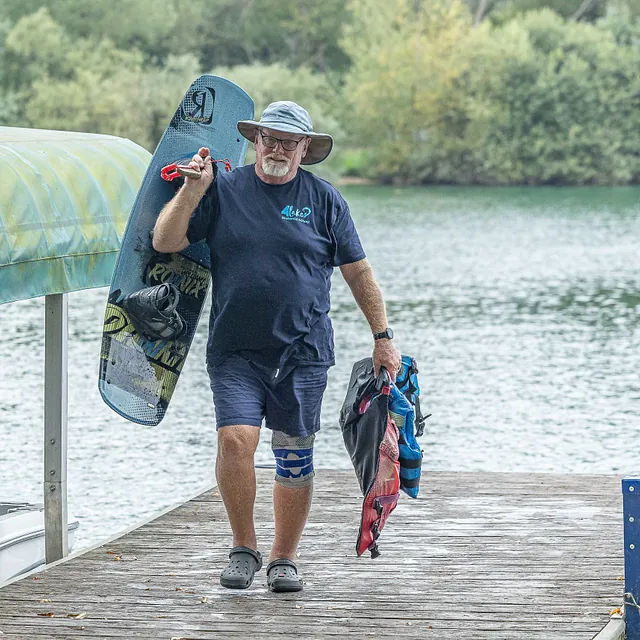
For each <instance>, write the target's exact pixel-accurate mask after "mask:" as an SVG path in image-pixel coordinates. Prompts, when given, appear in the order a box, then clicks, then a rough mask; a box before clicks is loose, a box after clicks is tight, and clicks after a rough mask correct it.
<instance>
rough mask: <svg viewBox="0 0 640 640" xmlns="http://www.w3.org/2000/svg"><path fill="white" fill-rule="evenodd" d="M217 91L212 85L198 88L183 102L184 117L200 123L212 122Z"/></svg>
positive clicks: (188, 120) (189, 120)
mask: <svg viewBox="0 0 640 640" xmlns="http://www.w3.org/2000/svg"><path fill="white" fill-rule="evenodd" d="M215 102H216V92H215V90H214V89H212V88H211V87H206V89H196V90H194V91H193V93H191V94H189V95H188V96H186V98H185V99H184V101H183V102H182V119H183V120H186V121H187V122H197V123H198V124H211V122H212V120H213V106H214V104H215Z"/></svg>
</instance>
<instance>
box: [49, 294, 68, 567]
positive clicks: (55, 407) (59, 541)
mask: <svg viewBox="0 0 640 640" xmlns="http://www.w3.org/2000/svg"><path fill="white" fill-rule="evenodd" d="M67 339H68V328H67V296H66V294H64V293H59V294H55V295H48V296H45V323H44V347H45V353H44V523H45V527H44V531H45V557H46V562H47V564H49V563H50V562H54V561H55V560H59V559H60V558H63V557H64V556H66V555H67V554H68V553H69V535H68V529H67V527H68V524H67V523H68V521H69V518H68V513H67V403H68V388H67V372H68V362H67Z"/></svg>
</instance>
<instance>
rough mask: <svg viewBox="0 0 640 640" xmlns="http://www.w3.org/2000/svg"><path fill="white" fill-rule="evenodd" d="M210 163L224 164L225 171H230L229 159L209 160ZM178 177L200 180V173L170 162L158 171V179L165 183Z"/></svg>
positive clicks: (191, 168)
mask: <svg viewBox="0 0 640 640" xmlns="http://www.w3.org/2000/svg"><path fill="white" fill-rule="evenodd" d="M211 161H212V162H221V163H223V164H224V170H225V171H227V172H228V171H231V168H232V167H231V160H229V158H224V160H215V159H213V158H211ZM180 176H183V177H187V178H193V179H194V180H200V171H199V170H198V169H194V168H193V167H189V166H187V165H185V164H178V163H177V162H172V163H171V164H168V165H167V166H166V167H162V169H160V177H161V178H162V179H163V180H166V181H167V182H171V181H172V180H175V179H176V178H179V177H180Z"/></svg>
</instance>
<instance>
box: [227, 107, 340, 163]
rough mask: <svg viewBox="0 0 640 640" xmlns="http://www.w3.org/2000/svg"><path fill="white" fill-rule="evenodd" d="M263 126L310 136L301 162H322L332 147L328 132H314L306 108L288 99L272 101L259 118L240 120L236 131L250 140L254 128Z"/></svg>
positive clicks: (253, 139)
mask: <svg viewBox="0 0 640 640" xmlns="http://www.w3.org/2000/svg"><path fill="white" fill-rule="evenodd" d="M258 127H264V128H265V129H273V130H274V131H282V132H283V133H299V134H300V135H303V136H307V137H309V138H311V142H310V143H309V148H308V149H307V154H306V155H305V157H304V158H302V160H301V164H317V163H318V162H322V161H323V160H324V159H325V158H326V157H327V156H328V155H329V154H330V153H331V149H332V148H333V138H332V137H331V136H330V135H329V134H328V133H316V132H315V131H314V130H313V124H312V123H311V117H310V116H309V114H308V113H307V110H306V109H303V108H302V107H301V106H300V105H299V104H296V103H295V102H291V101H290V100H280V101H278V102H272V103H271V104H270V105H269V106H268V107H267V108H266V109H265V110H264V111H263V112H262V115H261V116H260V120H259V121H258V122H256V121H255V120H240V122H238V131H239V132H240V133H241V134H242V135H243V136H244V137H245V138H246V139H247V140H249V141H250V142H254V141H255V135H256V129H258Z"/></svg>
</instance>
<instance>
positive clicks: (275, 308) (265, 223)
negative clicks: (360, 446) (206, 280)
mask: <svg viewBox="0 0 640 640" xmlns="http://www.w3.org/2000/svg"><path fill="white" fill-rule="evenodd" d="M187 238H188V240H189V242H191V243H194V242H198V241H200V240H206V242H207V244H208V246H209V249H210V251H211V276H212V305H211V318H210V324H209V344H208V349H207V360H208V361H209V363H212V364H215V363H216V362H219V361H220V360H221V359H222V358H223V357H224V355H225V354H228V353H232V352H233V353H239V354H240V355H242V356H244V357H246V358H247V359H249V360H252V361H254V362H256V363H258V364H262V365H264V366H268V367H274V368H281V367H282V366H283V365H284V364H285V363H286V364H287V365H291V364H325V365H332V364H334V355H333V329H332V327H331V320H330V319H329V315H328V313H329V292H330V288H331V274H332V273H333V268H334V267H337V266H340V265H343V264H348V263H350V262H356V261H358V260H362V259H363V258H364V257H365V253H364V250H363V249H362V245H361V244H360V239H359V238H358V234H357V232H356V229H355V227H354V224H353V220H352V219H351V214H350V213H349V207H348V205H347V203H346V202H345V201H344V199H343V198H342V196H341V195H340V194H339V193H338V191H337V190H336V189H334V188H333V187H332V186H331V185H330V184H329V183H328V182H326V181H325V180H322V179H320V178H318V177H316V176H314V175H313V174H312V173H309V172H308V171H304V170H302V169H299V170H298V174H297V175H296V177H295V178H294V179H293V180H291V181H289V182H287V183H286V184H283V185H271V184H267V183H265V182H263V181H262V180H261V179H260V178H259V177H258V176H257V175H256V172H255V165H247V166H244V167H240V168H238V169H234V170H233V171H231V172H229V173H220V174H218V178H217V181H216V182H215V183H214V184H213V185H212V186H211V187H210V188H209V190H208V191H207V194H205V196H204V198H203V199H202V201H201V202H200V204H199V205H198V207H197V208H196V210H195V212H194V214H193V216H192V218H191V221H190V223H189V229H188V231H187Z"/></svg>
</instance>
